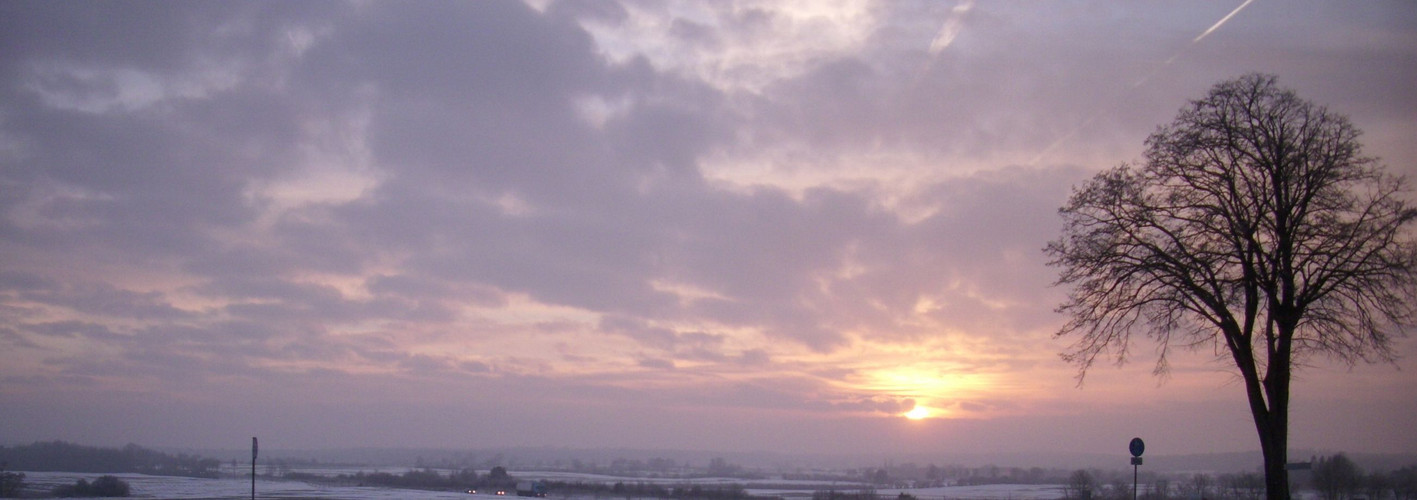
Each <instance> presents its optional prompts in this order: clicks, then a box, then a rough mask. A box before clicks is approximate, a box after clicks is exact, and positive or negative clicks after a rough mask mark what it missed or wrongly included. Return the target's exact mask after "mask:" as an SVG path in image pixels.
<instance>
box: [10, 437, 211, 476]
mask: <svg viewBox="0 0 1417 500" xmlns="http://www.w3.org/2000/svg"><path fill="white" fill-rule="evenodd" d="M0 461H3V462H6V463H7V464H8V465H7V468H8V469H11V470H25V471H35V472H39V471H66V472H103V473H106V472H134V473H139V474H152V475H162V476H190V477H216V476H217V467H218V466H219V465H220V464H221V462H220V461H218V460H217V459H214V458H203V457H199V456H195V455H188V454H185V453H179V454H177V455H169V454H167V453H163V452H160V451H154V450H150V449H147V448H143V447H141V446H138V445H136V444H129V445H127V446H124V447H122V448H96V447H91V446H81V445H77V444H73V443H67V442H64V441H47V442H36V443H33V444H27V445H19V446H13V447H5V446H0Z"/></svg>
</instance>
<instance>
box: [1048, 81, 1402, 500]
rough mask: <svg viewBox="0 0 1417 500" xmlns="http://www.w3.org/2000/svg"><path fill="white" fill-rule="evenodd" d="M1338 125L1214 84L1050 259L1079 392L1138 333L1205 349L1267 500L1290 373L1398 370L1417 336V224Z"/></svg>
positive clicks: (1254, 92) (1318, 112)
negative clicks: (1096, 366)
mask: <svg viewBox="0 0 1417 500" xmlns="http://www.w3.org/2000/svg"><path fill="white" fill-rule="evenodd" d="M1358 137H1359V131H1358V130H1357V129H1356V128H1355V127H1354V126H1353V125H1352V124H1351V123H1350V122H1349V120H1348V119H1347V118H1346V117H1344V116H1341V115H1338V114H1335V113H1332V112H1330V111H1328V110H1327V109H1325V108H1324V107H1322V106H1318V105H1315V104H1313V103H1311V102H1308V101H1305V100H1302V99H1300V98H1298V97H1297V96H1296V95H1295V93H1294V92H1293V91H1291V90H1288V89H1283V88H1280V87H1278V86H1276V84H1275V77H1274V76H1270V75H1261V74H1249V75H1245V76H1242V77H1240V78H1237V79H1234V80H1230V81H1225V82H1221V83H1219V84H1217V85H1215V86H1214V87H1212V88H1211V90H1210V92H1209V94H1207V95H1206V96H1205V97H1204V98H1202V99H1199V100H1195V101H1192V102H1190V103H1189V104H1188V105H1187V106H1185V107H1183V108H1182V110H1181V111H1180V113H1179V114H1178V115H1177V117H1176V119H1175V120H1174V121H1173V122H1172V123H1171V124H1169V125H1166V126H1163V127H1160V128H1159V129H1158V130H1157V131H1156V132H1155V133H1153V134H1152V135H1151V136H1150V137H1149V138H1148V139H1147V140H1146V151H1145V154H1144V160H1143V161H1142V162H1141V163H1140V164H1139V165H1126V164H1124V165H1121V166H1118V167H1116V168H1113V169H1110V170H1107V171H1104V172H1101V173H1099V174H1097V175H1096V176H1095V177H1093V178H1092V179H1091V180H1089V181H1087V182H1085V183H1083V184H1082V185H1080V186H1078V187H1076V188H1075V189H1074V191H1073V193H1072V196H1071V197H1070V199H1069V200H1068V202H1067V204H1066V205H1065V206H1063V207H1062V208H1061V209H1060V210H1059V213H1060V214H1061V215H1062V218H1063V220H1064V228H1063V231H1062V234H1061V236H1060V237H1059V238H1058V239H1057V240H1055V241H1053V242H1051V243H1049V244H1048V247H1047V248H1046V249H1045V251H1046V252H1047V253H1048V254H1049V256H1050V257H1051V258H1052V261H1051V262H1050V264H1052V265H1054V266H1056V267H1059V268H1061V270H1060V274H1059V279H1058V284H1059V285H1062V286H1068V287H1070V291H1069V295H1068V298H1067V300H1066V301H1065V302H1064V303H1063V304H1062V305H1061V306H1060V307H1059V311H1060V312H1062V313H1064V314H1065V315H1067V317H1068V321H1067V323H1066V324H1064V326H1063V327H1062V328H1061V329H1060V330H1059V331H1058V333H1057V334H1056V336H1058V337H1065V338H1071V339H1073V343H1072V344H1071V345H1070V346H1069V347H1068V349H1067V350H1066V351H1065V352H1064V353H1062V356H1063V358H1064V359H1065V360H1067V361H1069V362H1072V363H1074V364H1075V365H1077V367H1078V377H1079V380H1078V381H1079V383H1081V382H1082V377H1083V376H1084V375H1085V374H1086V372H1087V370H1088V368H1090V367H1091V366H1092V365H1093V363H1094V362H1095V361H1097V360H1098V359H1108V360H1112V361H1115V362H1116V363H1118V364H1121V363H1123V362H1124V361H1125V360H1126V359H1127V357H1128V356H1129V354H1130V352H1131V349H1132V345H1133V341H1134V339H1133V337H1132V335H1133V334H1134V333H1143V334H1144V335H1145V336H1146V337H1149V338H1151V339H1154V340H1155V342H1156V344H1157V346H1158V358H1157V363H1156V367H1155V372H1156V373H1157V374H1162V373H1165V372H1166V370H1167V359H1168V357H1167V356H1168V354H1169V353H1170V352H1171V350H1172V349H1173V348H1188V349H1205V348H1211V349H1213V350H1214V352H1215V353H1216V356H1217V358H1218V359H1227V358H1228V359H1229V361H1230V362H1232V363H1233V364H1234V366H1235V368H1236V369H1237V370H1238V371H1239V374H1240V376H1241V380H1242V382H1243V388H1244V390H1245V394H1246V396H1247V397H1248V401H1249V407H1250V413H1251V415H1252V417H1253V420H1254V424H1255V428H1256V430H1257V431H1258V433H1259V438H1260V448H1261V451H1262V453H1263V455H1264V470H1265V483H1266V491H1267V497H1268V498H1269V499H1271V500H1277V499H1288V498H1289V483H1288V475H1287V472H1286V471H1285V462H1286V461H1287V447H1288V430H1289V389H1290V384H1291V381H1292V371H1293V369H1294V367H1295V366H1296V365H1300V364H1302V363H1303V362H1304V360H1305V359H1306V358H1307V357H1310V356H1315V355H1318V356H1328V357H1331V358H1334V359H1337V360H1340V361H1343V362H1345V363H1348V364H1354V363H1357V362H1359V361H1364V362H1375V361H1391V360H1393V358H1394V353H1393V351H1392V343H1393V337H1394V336H1396V335H1402V331H1403V330H1402V328H1403V327H1404V326H1406V325H1410V324H1412V320H1413V318H1414V308H1413V304H1414V303H1417V301H1414V300H1413V299H1414V298H1417V293H1414V289H1417V274H1415V273H1414V270H1415V269H1414V258H1415V257H1417V244H1414V241H1413V239H1412V238H1411V235H1410V234H1409V233H1408V232H1407V231H1406V228H1407V226H1408V225H1409V224H1410V223H1411V222H1412V221H1413V220H1414V217H1417V210H1414V209H1413V208H1412V207H1411V206H1410V205H1409V203H1408V201H1407V200H1406V199H1405V196H1407V194H1408V191H1407V185H1406V182H1405V180H1404V179H1403V178H1401V177H1398V176H1393V175H1389V174H1386V173H1385V172H1384V171H1383V169H1382V167H1381V165H1379V163H1378V161H1377V160H1376V159H1374V158H1370V157H1366V156H1364V155H1363V154H1362V152H1361V146H1360V144H1359V142H1358Z"/></svg>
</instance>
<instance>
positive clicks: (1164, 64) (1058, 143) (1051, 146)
mask: <svg viewBox="0 0 1417 500" xmlns="http://www.w3.org/2000/svg"><path fill="white" fill-rule="evenodd" d="M1254 1H1255V0H1245V1H1244V2H1242V3H1240V6H1238V7H1235V10H1232V11H1230V13H1229V14H1226V15H1225V17H1222V18H1220V20H1219V21H1216V22H1215V24H1212V25H1210V27H1209V28H1206V30H1205V31H1202V32H1201V34H1199V35H1196V37H1195V38H1193V39H1191V43H1188V44H1186V45H1185V46H1184V47H1181V48H1180V49H1177V50H1176V53H1174V54H1171V57H1168V58H1166V60H1165V61H1163V62H1162V63H1161V64H1158V65H1156V67H1155V68H1152V69H1151V71H1150V72H1148V73H1147V74H1146V76H1143V77H1141V79H1140V80H1137V81H1136V83H1133V84H1132V88H1133V89H1135V88H1137V87H1141V86H1142V85H1145V84H1146V82H1149V81H1151V77H1153V76H1156V74H1157V73H1160V72H1161V70H1162V69H1163V68H1165V67H1167V66H1170V65H1171V63H1172V62H1175V61H1176V59H1177V58H1179V57H1181V54H1182V53H1184V52H1185V51H1186V50H1187V49H1189V48H1191V47H1193V46H1195V44H1197V43H1200V41H1201V40H1202V39H1204V38H1205V37H1206V36H1209V35H1210V34H1211V33H1214V32H1215V30H1217V29H1220V27H1221V26H1222V25H1224V24H1225V22H1226V21H1229V20H1230V18H1232V17H1235V14H1239V13H1240V11H1241V10H1244V9H1245V7H1246V6H1248V5H1250V4H1251V3H1253V2H1254ZM1095 120H1097V115H1096V114H1093V115H1092V116H1089V117H1088V118H1087V120H1084V121H1083V123H1082V124H1080V125H1078V126H1077V127H1073V130H1072V131H1071V132H1068V133H1067V134H1066V135H1064V136H1063V137H1060V138H1058V140H1056V141H1053V143H1052V144H1049V145H1048V147H1046V148H1044V149H1043V151H1042V152H1040V153H1038V156H1037V157H1035V158H1034V159H1033V162H1032V164H1034V165H1036V164H1038V162H1040V161H1043V158H1044V157H1046V156H1048V155H1049V154H1050V153H1052V152H1053V150H1054V149H1057V148H1058V147H1059V146H1062V145H1063V143H1065V142H1068V141H1069V140H1071V139H1072V138H1073V137H1076V136H1077V135H1078V133H1079V132H1081V130H1082V129H1083V128H1084V127H1086V126H1088V125H1089V124H1091V123H1092V122H1093V121H1095Z"/></svg>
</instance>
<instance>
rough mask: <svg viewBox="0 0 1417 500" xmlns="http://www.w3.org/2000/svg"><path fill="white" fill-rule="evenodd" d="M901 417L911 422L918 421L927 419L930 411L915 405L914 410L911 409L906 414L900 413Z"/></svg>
mask: <svg viewBox="0 0 1417 500" xmlns="http://www.w3.org/2000/svg"><path fill="white" fill-rule="evenodd" d="M901 416H903V417H905V418H908V419H911V420H920V419H923V418H928V417H929V416H930V409H929V408H926V407H924V406H920V405H915V408H912V409H911V410H910V411H908V412H905V413H902V414H901Z"/></svg>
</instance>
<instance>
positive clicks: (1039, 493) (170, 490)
mask: <svg viewBox="0 0 1417 500" xmlns="http://www.w3.org/2000/svg"><path fill="white" fill-rule="evenodd" d="M365 470H366V471H367V470H368V469H365ZM20 472H23V471H20ZM24 474H25V483H26V485H27V489H28V490H30V491H45V492H47V491H49V490H50V489H52V488H54V487H55V486H59V485H65V484H74V482H76V481H78V480H79V479H84V480H87V481H90V482H92V481H93V480H94V479H96V478H98V477H99V476H104V475H111V476H115V477H117V478H119V479H122V480H123V481H125V482H127V483H128V485H129V486H130V487H131V488H132V497H131V498H164V499H166V498H170V499H184V500H185V499H203V500H236V499H243V498H250V497H251V480H250V478H249V477H244V478H243V477H234V476H228V477H222V478H216V479H208V478H190V477H175V476H149V475H146V474H97V473H79V472H24ZM518 476H523V477H526V478H529V479H551V480H559V481H583V482H606V483H614V482H625V483H658V484H665V485H682V484H700V485H706V486H707V485H726V484H740V485H743V487H744V489H745V490H746V492H747V493H749V494H752V495H772V496H782V497H784V498H811V496H812V493H813V492H815V491H818V490H829V489H835V490H836V491H841V492H855V491H860V490H861V489H862V488H863V485H861V484H859V483H828V482H822V481H787V480H781V479H778V480H774V479H763V480H746V481H745V480H741V479H732V478H696V479H683V478H675V479H668V478H660V479H650V478H628V477H618V476H606V475H596V474H579V473H551V472H528V473H523V474H518ZM900 493H906V494H909V495H913V496H915V497H916V498H919V499H920V500H939V499H950V500H966V499H967V500H1055V499H1059V498H1062V497H1063V490H1062V486H1059V485H1033V484H995V485H983V486H945V487H938V488H914V489H894V488H883V489H877V490H876V495H877V496H878V497H879V498H883V499H893V498H895V497H896V496H897V495H899V494H900ZM256 496H257V498H273V497H278V498H302V499H303V498H309V499H320V498H340V499H349V500H392V499H410V500H436V499H453V498H457V499H463V500H469V499H473V498H489V497H492V495H476V496H474V495H468V494H467V493H462V492H453V491H424V490H407V489H397V488H381V487H365V486H338V485H328V484H316V483H307V482H304V481H294V480H283V479H272V478H268V477H258V478H257V479H256ZM550 496H551V498H558V499H559V498H567V497H565V496H562V495H558V494H556V493H555V492H552V494H551V495H550ZM502 498H513V497H502ZM570 498H576V497H570ZM585 498H592V497H589V496H587V497H585Z"/></svg>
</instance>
